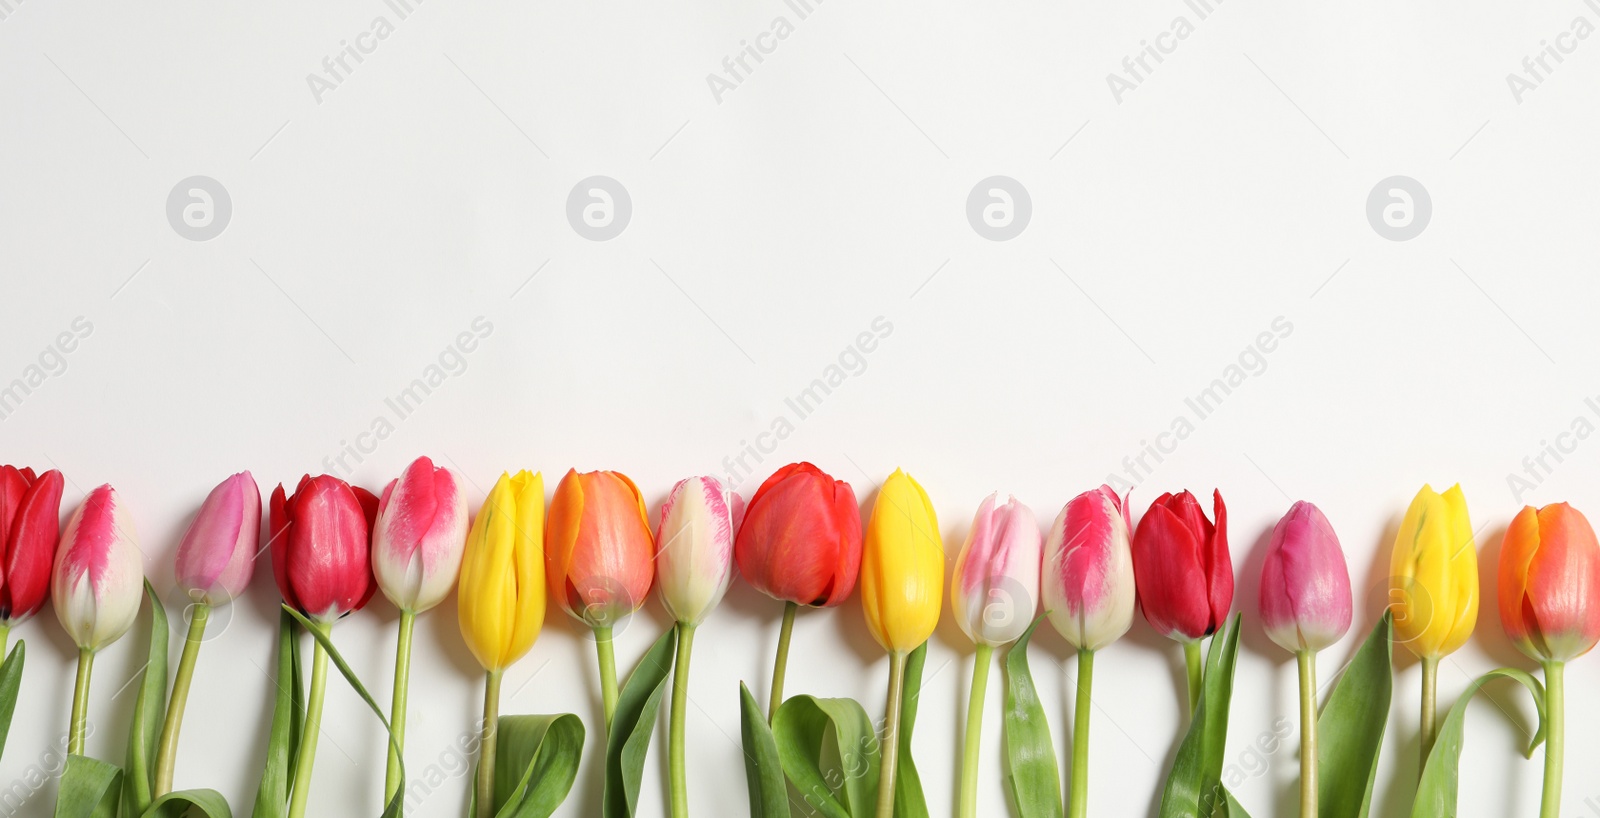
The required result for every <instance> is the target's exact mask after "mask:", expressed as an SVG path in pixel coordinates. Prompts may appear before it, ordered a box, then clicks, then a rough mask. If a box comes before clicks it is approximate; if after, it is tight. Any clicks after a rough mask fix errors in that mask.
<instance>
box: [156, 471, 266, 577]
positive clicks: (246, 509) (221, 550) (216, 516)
mask: <svg viewBox="0 0 1600 818" xmlns="http://www.w3.org/2000/svg"><path fill="white" fill-rule="evenodd" d="M260 539H261V491H260V489H257V488H256V481H255V478H253V477H251V476H250V472H248V471H242V472H239V473H238V474H235V475H234V476H232V477H229V478H228V479H226V480H224V481H222V482H221V483H219V484H218V485H217V487H216V488H214V489H212V490H211V493H210V494H208V495H206V500H205V502H204V503H201V504H200V513H199V514H196V515H195V518H194V522H192V523H190V524H189V529H188V530H187V531H185V532H183V540H182V542H180V543H179V544H178V559H177V566H176V568H177V570H176V572H175V573H176V574H177V581H178V587H179V588H182V589H183V590H184V592H185V593H187V594H188V595H189V599H190V600H191V601H193V602H202V603H205V604H207V605H226V604H228V603H229V602H232V601H233V600H234V598H235V597H238V596H239V595H240V594H242V593H244V589H245V586H247V585H249V584H250V575H251V574H252V573H253V572H254V571H255V564H256V552H257V551H258V550H259V546H258V543H259V541H260Z"/></svg>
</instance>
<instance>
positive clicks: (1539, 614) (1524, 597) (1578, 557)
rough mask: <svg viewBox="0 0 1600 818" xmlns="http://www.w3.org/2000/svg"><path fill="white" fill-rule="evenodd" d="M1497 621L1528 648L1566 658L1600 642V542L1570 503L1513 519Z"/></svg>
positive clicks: (1529, 510) (1541, 656)
mask: <svg viewBox="0 0 1600 818" xmlns="http://www.w3.org/2000/svg"><path fill="white" fill-rule="evenodd" d="M1500 623H1501V624H1502V625H1504V626H1505V629H1506V635H1507V636H1509V637H1511V641H1512V642H1513V643H1515V644H1516V646H1517V647H1518V648H1520V649H1521V650H1522V652H1523V653H1526V654H1528V656H1530V657H1532V658H1534V659H1538V660H1540V661H1544V662H1566V661H1569V660H1571V659H1576V658H1577V657H1579V656H1582V655H1583V654H1585V653H1588V652H1589V649H1590V648H1593V647H1594V646H1595V642H1597V641H1600V544H1597V543H1596V541H1595V535H1594V529H1593V528H1591V527H1590V526H1589V521H1588V519H1586V518H1585V517H1584V516H1583V514H1582V513H1581V512H1579V511H1578V510H1577V509H1575V508H1573V507H1572V506H1569V505H1567V504H1566V503H1556V504H1554V505H1548V506H1545V507H1544V508H1541V509H1539V510H1538V511H1534V509H1533V507H1532V506H1527V507H1524V508H1523V509H1522V511H1521V512H1520V513H1519V514H1517V516H1516V519H1513V520H1512V521H1511V527H1510V528H1509V529H1507V530H1506V539H1505V544H1504V545H1502V546H1501V548H1500Z"/></svg>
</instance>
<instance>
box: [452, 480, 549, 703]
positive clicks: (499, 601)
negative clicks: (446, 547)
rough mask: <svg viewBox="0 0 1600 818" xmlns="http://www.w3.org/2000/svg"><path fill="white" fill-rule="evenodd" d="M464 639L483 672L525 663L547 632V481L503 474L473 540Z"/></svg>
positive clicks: (463, 604)
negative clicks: (528, 655)
mask: <svg viewBox="0 0 1600 818" xmlns="http://www.w3.org/2000/svg"><path fill="white" fill-rule="evenodd" d="M458 595H459V597H460V608H461V612H460V613H461V635H462V636H464V637H465V638H466V641H467V647H469V648H471V649H472V655H474V656H476V657H478V663H479V664H481V665H483V669H484V670H487V671H489V672H491V673H495V672H498V671H501V670H504V669H505V668H507V667H509V666H510V665H511V664H512V663H514V662H516V661H517V660H518V659H521V658H522V656H523V655H524V654H526V653H527V652H528V650H529V649H530V648H532V647H533V643H534V640H536V639H538V638H539V629H540V628H541V627H543V626H544V607H545V583H544V478H543V477H542V476H540V475H538V474H529V473H528V472H526V471H520V472H517V475H516V476H515V477H512V476H511V475H508V474H504V473H502V474H501V475H500V479H499V481H497V482H496V483H495V484H494V489H493V490H492V491H490V492H489V497H488V499H487V500H484V501H483V508H482V509H480V510H479V511H478V518H477V519H476V520H473V521H472V533H470V534H468V535H467V548H466V553H465V555H464V556H463V558H462V560H461V585H460V588H459V591H458Z"/></svg>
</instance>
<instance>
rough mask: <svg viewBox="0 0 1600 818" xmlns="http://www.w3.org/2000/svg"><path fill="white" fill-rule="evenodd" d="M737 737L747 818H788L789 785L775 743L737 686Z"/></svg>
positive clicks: (764, 719)
mask: <svg viewBox="0 0 1600 818" xmlns="http://www.w3.org/2000/svg"><path fill="white" fill-rule="evenodd" d="M739 737H740V739H741V740H743V741H744V778H745V785H746V786H747V787H748V788H749V790H750V818H789V786H788V783H787V782H786V781H785V780H784V777H783V763H782V762H781V761H779V760H778V742H777V740H776V739H774V738H773V737H772V728H771V727H769V726H767V716H766V714H765V713H763V712H761V706H760V705H758V704H756V698H755V697H754V696H752V695H750V688H748V687H745V686H744V682H740V683H739Z"/></svg>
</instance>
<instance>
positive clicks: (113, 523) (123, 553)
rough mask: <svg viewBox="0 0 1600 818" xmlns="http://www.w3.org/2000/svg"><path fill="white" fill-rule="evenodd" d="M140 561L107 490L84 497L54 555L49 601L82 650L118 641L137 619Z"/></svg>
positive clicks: (117, 501) (118, 504)
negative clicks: (52, 603) (135, 618)
mask: <svg viewBox="0 0 1600 818" xmlns="http://www.w3.org/2000/svg"><path fill="white" fill-rule="evenodd" d="M143 588H144V559H143V554H142V552H140V550H139V542H138V540H137V539H135V538H134V533H133V521H132V520H131V519H129V518H128V512H127V509H125V508H123V506H122V501H121V498H119V497H118V496H117V493H116V491H115V490H114V489H112V488H111V487H110V486H101V487H99V488H97V489H95V490H94V491H91V492H89V496H88V497H87V498H85V499H84V501H83V505H81V506H79V507H78V510H77V511H75V512H73V514H72V519H71V520H70V521H68V522H67V528H66V530H65V531H63V532H62V534H61V544H60V546H58V547H57V549H56V561H55V569H54V570H53V571H52V572H51V574H50V597H51V600H52V601H53V602H54V603H55V609H56V618H58V619H60V620H61V626H62V627H63V628H65V629H66V631H67V633H68V634H69V635H70V636H71V637H72V641H73V642H75V643H77V645H78V647H79V648H80V649H82V650H87V651H96V650H99V649H101V648H103V647H105V646H106V645H109V644H111V643H112V642H115V641H117V640H118V639H120V638H122V635H123V634H125V633H127V632H128V629H129V628H131V627H133V620H134V617H136V616H138V614H139V599H140V594H141V593H142V591H143Z"/></svg>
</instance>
